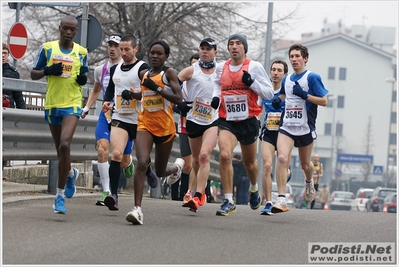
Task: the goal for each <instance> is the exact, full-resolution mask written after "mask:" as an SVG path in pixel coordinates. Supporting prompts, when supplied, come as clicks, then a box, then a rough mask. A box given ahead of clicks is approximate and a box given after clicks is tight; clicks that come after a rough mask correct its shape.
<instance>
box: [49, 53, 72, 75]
mask: <svg viewBox="0 0 399 267" xmlns="http://www.w3.org/2000/svg"><path fill="white" fill-rule="evenodd" d="M60 62H61V63H62V74H61V76H60V77H64V78H70V77H71V76H72V70H73V58H71V57H68V56H64V55H54V56H53V64H58V63H60Z"/></svg>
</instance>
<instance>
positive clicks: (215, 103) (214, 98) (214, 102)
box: [211, 96, 220, 109]
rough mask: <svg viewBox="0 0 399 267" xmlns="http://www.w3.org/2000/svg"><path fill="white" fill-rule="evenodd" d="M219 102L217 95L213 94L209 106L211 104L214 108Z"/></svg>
mask: <svg viewBox="0 0 399 267" xmlns="http://www.w3.org/2000/svg"><path fill="white" fill-rule="evenodd" d="M219 102H220V99H219V97H217V96H214V97H213V98H212V102H211V106H212V107H213V108H214V109H217V108H218V107H219Z"/></svg>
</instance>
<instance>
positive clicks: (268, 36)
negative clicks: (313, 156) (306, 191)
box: [257, 2, 273, 192]
mask: <svg viewBox="0 0 399 267" xmlns="http://www.w3.org/2000/svg"><path fill="white" fill-rule="evenodd" d="M272 23H273V2H269V6H268V8H267V29H266V44H265V65H264V68H265V70H266V72H268V70H269V69H270V66H269V65H270V54H271V47H272ZM262 105H263V103H262ZM264 116H265V111H264V110H263V108H262V113H261V117H260V120H261V123H262V122H263V118H264ZM261 147H262V141H261V140H258V155H257V161H258V186H259V192H260V191H261V189H262V173H263V159H262V149H261ZM262 191H263V190H262Z"/></svg>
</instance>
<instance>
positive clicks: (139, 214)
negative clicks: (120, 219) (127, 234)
mask: <svg viewBox="0 0 399 267" xmlns="http://www.w3.org/2000/svg"><path fill="white" fill-rule="evenodd" d="M126 221H128V222H131V223H133V224H140V225H142V224H143V211H142V210H141V208H140V207H134V208H133V209H132V211H129V212H128V213H127V214H126Z"/></svg>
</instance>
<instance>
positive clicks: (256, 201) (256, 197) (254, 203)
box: [249, 190, 262, 210]
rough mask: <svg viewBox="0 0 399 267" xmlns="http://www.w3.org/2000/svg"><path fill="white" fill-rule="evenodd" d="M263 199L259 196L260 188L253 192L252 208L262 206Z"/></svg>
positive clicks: (250, 200)
mask: <svg viewBox="0 0 399 267" xmlns="http://www.w3.org/2000/svg"><path fill="white" fill-rule="evenodd" d="M261 204H262V203H261V199H260V196H259V190H256V191H255V192H251V194H250V197H249V206H250V207H251V209H253V210H256V209H257V208H259V207H260V205H261Z"/></svg>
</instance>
